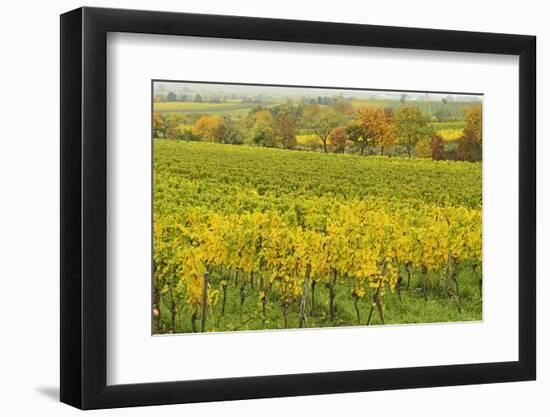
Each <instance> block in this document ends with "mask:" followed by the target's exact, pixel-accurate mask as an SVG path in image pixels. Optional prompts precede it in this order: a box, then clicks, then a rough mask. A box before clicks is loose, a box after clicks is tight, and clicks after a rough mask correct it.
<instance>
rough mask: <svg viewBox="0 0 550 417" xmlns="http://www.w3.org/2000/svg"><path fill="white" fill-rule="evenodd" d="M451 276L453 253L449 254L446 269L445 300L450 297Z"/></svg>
mask: <svg viewBox="0 0 550 417" xmlns="http://www.w3.org/2000/svg"><path fill="white" fill-rule="evenodd" d="M450 275H451V251H449V252H448V253H447V266H446V267H445V290H444V291H445V298H448V297H449V278H450Z"/></svg>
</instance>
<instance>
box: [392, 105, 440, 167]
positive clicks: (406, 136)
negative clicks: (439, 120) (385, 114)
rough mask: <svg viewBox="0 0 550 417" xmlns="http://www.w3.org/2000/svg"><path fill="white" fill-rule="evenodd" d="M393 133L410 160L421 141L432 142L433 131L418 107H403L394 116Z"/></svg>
mask: <svg viewBox="0 0 550 417" xmlns="http://www.w3.org/2000/svg"><path fill="white" fill-rule="evenodd" d="M393 133H394V135H395V137H396V139H397V142H398V143H399V144H400V145H402V146H403V147H404V148H405V150H406V151H407V155H408V156H409V158H410V157H411V156H412V153H413V150H414V148H415V146H416V145H417V143H418V142H419V141H427V140H431V136H432V134H433V130H432V129H431V128H430V126H428V121H427V119H426V117H424V116H423V115H422V112H421V111H420V109H419V108H418V107H415V106H403V107H401V108H399V109H397V110H396V112H395V113H394V115H393Z"/></svg>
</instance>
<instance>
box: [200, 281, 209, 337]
mask: <svg viewBox="0 0 550 417" xmlns="http://www.w3.org/2000/svg"><path fill="white" fill-rule="evenodd" d="M207 303H208V272H205V273H204V274H203V276H202V299H201V332H204V326H205V324H206V304H207Z"/></svg>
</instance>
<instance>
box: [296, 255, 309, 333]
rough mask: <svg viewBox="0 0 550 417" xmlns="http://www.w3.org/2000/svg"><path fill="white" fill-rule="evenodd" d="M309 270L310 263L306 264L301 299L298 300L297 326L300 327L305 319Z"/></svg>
mask: <svg viewBox="0 0 550 417" xmlns="http://www.w3.org/2000/svg"><path fill="white" fill-rule="evenodd" d="M310 272H311V265H310V264H308V265H307V266H306V276H305V277H304V289H303V291H302V300H301V302H300V319H299V320H298V327H299V328H302V327H303V326H304V322H305V321H307V319H306V303H307V289H308V287H309V274H310Z"/></svg>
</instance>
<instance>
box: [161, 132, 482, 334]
mask: <svg viewBox="0 0 550 417" xmlns="http://www.w3.org/2000/svg"><path fill="white" fill-rule="evenodd" d="M481 200H482V195H481V163H479V162H476V163H472V162H455V161H432V160H427V159H409V158H398V157H393V158H387V157H374V156H370V157H361V156H358V155H342V154H324V153H318V152H306V151H289V150H283V149H269V148H260V147H252V146H244V145H241V146H236V145H224V144H217V143H204V142H184V141H175V140H163V139H155V140H154V225H155V240H154V251H155V274H154V282H155V300H157V301H156V303H155V306H156V307H155V308H157V307H158V309H157V310H156V311H155V313H154V315H155V320H154V323H155V325H154V326H155V327H154V332H155V333H178V332H192V331H199V328H200V325H199V317H202V313H204V314H205V323H204V331H233V330H253V329H281V328H295V327H300V323H299V320H300V317H302V315H301V314H302V313H301V303H302V302H304V301H305V302H306V304H305V314H306V316H307V321H306V322H305V324H303V323H302V324H303V325H304V327H327V326H349V325H366V324H382V323H385V324H390V323H393V324H395V323H430V322H446V321H468V320H480V319H481V318H482V301H481V293H480V282H481V281H480V279H481V277H480V272H479V271H480V269H481V268H480V262H481V260H480V246H479V245H480V242H481V240H480V239H481ZM455 223H456V224H457V225H460V228H459V229H456V231H453V230H454V229H452V227H453V226H452V225H453V224H455ZM449 224H450V225H451V226H450V227H451V228H450V229H448V230H447V228H448V227H449ZM379 233H382V234H383V236H385V237H384V239H383V240H382V241H381V242H391V241H395V242H398V241H399V242H401V243H399V245H397V243H396V245H397V246H395V247H386V248H380V247H379V246H377V245H378V243H376V242H374V243H367V241H365V242H364V244H367V246H362V245H363V243H360V242H363V239H365V238H368V237H369V236H370V235H371V234H372V236H374V235H377V234H379ZM455 233H458V234H455ZM389 236H393V237H391V238H390V237H389ZM412 236H417V237H416V238H414V239H412V240H408V239H409V238H410V237H412ZM444 236H447V237H445V238H443V237H444ZM302 239H313V240H312V242H317V243H315V244H321V246H319V248H321V249H319V250H315V249H311V248H310V249H307V245H306V246H304V247H302V246H301V244H299V243H297V242H302ZM319 239H320V240H319ZM342 239H345V241H346V242H348V243H347V244H346V245H347V246H351V247H352V248H351V249H349V250H351V252H349V254H348V252H347V251H348V248H346V246H342V251H341V252H340V251H339V250H336V249H334V248H336V247H337V246H333V247H332V248H331V245H337V244H339V243H338V242H343V241H342ZM369 239H370V238H369ZM403 239H405V240H403ZM325 241H326V244H327V245H328V246H325V245H324V244H322V242H325ZM319 242H321V243H319ZM330 242H332V243H330ZM369 242H370V241H369ZM371 244H372V245H374V246H372V247H371V246H370V245H371ZM280 245H282V246H280ZM285 245H290V246H286V247H287V249H284V247H285ZM356 245H358V246H356ZM419 245H420V246H419ZM290 248H292V249H290ZM322 248H324V249H322ZM353 248H355V249H353ZM280 250H283V252H284V251H287V252H285V253H286V255H284V257H285V258H284V259H285V260H284V262H282V261H281V260H280V258H281V257H280V256H279V258H277V257H273V255H270V254H271V253H272V252H273V251H280ZM289 250H290V252H289ZM302 250H304V251H305V252H303V253H302V252H301V251H302ZM308 250H310V251H311V252H308ZM323 250H325V251H327V252H326V257H325V256H324V255H323V252H322V251H323ZM334 250H336V252H335V251H334ZM374 250H375V251H376V252H373V251H374ZM451 250H452V251H453V253H456V257H455V255H453V260H454V261H453V262H456V264H455V266H454V267H452V268H450V269H449V266H448V265H449V264H448V263H447V252H448V251H449V254H450V253H451V252H450V251H451ZM369 254H370V255H369ZM368 256H375V258H373V260H372V261H368V260H367V258H368ZM448 259H450V255H449V258H448ZM369 265H370V266H369ZM367 267H368V268H370V269H372V268H375V269H374V271H372V272H366V270H365V268H367ZM380 267H381V268H382V269H381V270H382V272H376V270H377V269H378V268H380ZM386 268H388V269H386ZM304 271H306V272H305V274H306V275H307V276H308V279H309V280H310V281H307V280H306V281H304ZM309 271H311V276H309ZM333 272H334V273H333ZM205 273H207V274H208V281H207V282H208V286H207V287H206V288H207V293H206V292H204V287H203V289H202V290H201V285H202V283H203V275H204V274H205ZM447 273H449V274H447ZM333 275H334V277H333ZM448 276H450V277H451V278H452V279H451V280H448V279H447V278H448ZM204 282H206V281H204ZM381 282H383V283H384V284H380V283H381ZM304 285H305V287H307V291H306V292H305V293H304V288H305V287H304ZM380 289H381V290H380ZM379 293H380V294H379ZM202 296H205V297H206V298H203V299H201V297H202ZM205 300H206V301H205ZM224 300H225V301H224ZM203 308H204V311H202V309H203ZM302 308H303V306H302ZM158 313H160V314H158Z"/></svg>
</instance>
